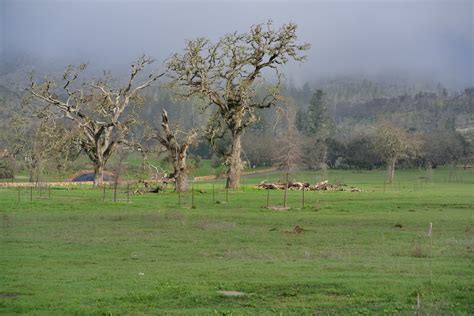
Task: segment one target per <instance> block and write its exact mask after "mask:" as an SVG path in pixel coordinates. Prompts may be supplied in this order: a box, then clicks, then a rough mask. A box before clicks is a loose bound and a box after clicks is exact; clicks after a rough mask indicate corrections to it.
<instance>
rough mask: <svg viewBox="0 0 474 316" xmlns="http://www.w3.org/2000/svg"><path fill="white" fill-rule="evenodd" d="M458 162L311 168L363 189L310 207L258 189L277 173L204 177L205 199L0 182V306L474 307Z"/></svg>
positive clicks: (316, 197) (183, 309)
mask: <svg viewBox="0 0 474 316" xmlns="http://www.w3.org/2000/svg"><path fill="white" fill-rule="evenodd" d="M448 173H449V170H447V169H437V170H434V172H433V178H432V180H430V181H427V180H426V179H424V178H423V177H424V176H425V173H424V172H422V171H418V170H410V171H404V170H400V171H397V174H396V182H395V183H394V184H393V185H384V184H383V181H384V175H385V173H384V172H383V171H368V172H353V171H329V174H327V175H322V174H318V173H311V172H301V173H299V174H295V175H293V177H294V178H295V179H298V180H309V181H311V182H312V183H314V182H315V181H316V180H321V179H324V178H328V179H330V180H331V181H334V182H343V183H345V184H347V185H348V187H350V186H355V187H359V188H362V189H364V192H357V193H356V192H305V207H304V208H302V192H301V191H293V192H291V193H290V206H291V209H290V210H288V211H274V210H271V209H268V208H266V203H267V192H266V191H260V190H256V189H252V188H251V185H253V184H256V183H257V182H259V181H261V180H263V179H278V178H279V177H280V175H278V174H268V175H266V174H262V175H259V176H256V177H248V178H245V181H244V184H245V187H243V188H242V189H241V190H236V191H228V192H227V197H226V192H225V191H224V190H222V181H216V182H207V183H195V184H194V187H195V190H194V192H195V193H194V198H193V200H194V201H193V202H194V203H192V201H191V199H192V197H191V193H188V194H183V195H181V196H180V197H178V195H177V194H175V193H172V192H169V193H162V194H146V195H141V196H138V195H133V196H131V197H130V203H126V202H124V198H125V193H124V192H123V191H120V190H119V191H120V192H119V193H118V194H119V195H118V196H119V202H118V203H113V202H111V192H110V190H109V191H107V192H106V194H107V195H106V199H105V201H103V191H102V190H99V189H97V190H95V189H92V188H87V187H83V188H74V189H71V190H65V189H64V188H53V189H52V190H51V192H50V198H49V192H46V191H45V192H42V193H41V196H40V192H36V191H35V192H33V201H30V196H29V194H30V193H29V191H28V190H23V191H17V190H16V189H0V213H1V214H0V221H1V251H0V271H1V273H0V313H1V314H15V313H27V314H48V315H49V314H68V315H69V314H77V315H83V314H114V315H115V314H134V315H135V314H193V315H195V314H206V315H208V314H234V315H241V314H251V315H254V314H283V315H287V314H295V315H305V314H354V315H361V314H362V315H365V314H367V315H374V314H377V315H378V314H389V315H391V314H407V315H413V314H415V313H418V314H429V315H433V314H434V315H451V314H453V315H463V314H464V315H472V314H473V313H474V269H473V259H474V252H473V250H474V226H473V219H474V216H473V215H474V171H473V170H467V171H464V170H457V171H456V175H455V177H454V178H453V177H452V178H451V180H454V179H455V180H456V181H455V182H448V181H447V180H448V178H449V175H448ZM213 185H214V188H215V192H214V194H213V193H212V187H213ZM384 191H385V192H384ZM18 193H20V201H18V197H19V196H18ZM282 197H283V193H282V192H275V191H272V192H270V195H269V204H270V205H277V204H281V202H282ZM178 199H180V202H179V200H178ZM226 200H227V201H226ZM178 203H180V204H181V205H178ZM191 204H194V207H191ZM430 222H431V223H433V234H432V239H431V240H430V238H429V237H428V236H427V232H428V227H429V224H430ZM297 225H298V226H299V227H301V228H303V231H302V232H301V233H295V232H294V227H295V226H297ZM430 243H432V247H430ZM430 266H431V268H430ZM223 290H225V291H239V292H243V293H245V295H243V296H238V297H232V296H230V297H229V296H225V295H223V294H222V293H220V292H219V291H223ZM417 297H419V306H417Z"/></svg>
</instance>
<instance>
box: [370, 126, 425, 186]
mask: <svg viewBox="0 0 474 316" xmlns="http://www.w3.org/2000/svg"><path fill="white" fill-rule="evenodd" d="M375 147H376V150H377V152H378V154H379V155H380V157H381V158H382V159H383V160H384V161H385V163H386V164H387V179H388V182H389V183H392V182H393V179H394V178H395V166H396V164H397V162H398V160H400V159H402V158H407V157H409V156H412V155H413V154H414V152H415V150H416V149H417V148H416V147H417V145H416V142H415V140H414V139H413V138H412V137H410V135H409V134H408V133H407V132H406V131H404V130H403V129H401V128H399V127H396V126H394V125H393V124H392V123H390V122H387V121H382V122H379V123H378V124H377V126H376V135H375Z"/></svg>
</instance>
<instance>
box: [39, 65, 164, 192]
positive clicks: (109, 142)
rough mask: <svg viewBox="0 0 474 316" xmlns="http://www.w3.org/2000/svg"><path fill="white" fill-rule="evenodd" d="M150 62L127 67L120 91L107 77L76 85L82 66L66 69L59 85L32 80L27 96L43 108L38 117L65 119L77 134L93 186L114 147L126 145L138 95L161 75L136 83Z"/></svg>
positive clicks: (101, 173)
mask: <svg viewBox="0 0 474 316" xmlns="http://www.w3.org/2000/svg"><path fill="white" fill-rule="evenodd" d="M152 62H153V60H151V59H150V58H148V57H145V56H142V57H141V58H139V59H138V60H137V61H136V62H134V63H133V64H132V65H131V72H130V75H129V77H128V80H127V81H126V83H125V85H124V86H120V87H116V85H115V84H114V80H112V78H111V77H110V75H106V76H104V78H103V79H100V80H91V81H87V82H83V83H79V82H78V77H79V75H80V73H81V72H83V70H84V69H85V67H86V66H85V65H80V66H78V67H72V66H69V67H68V68H67V70H66V71H65V73H64V75H63V77H62V83H61V84H60V83H59V82H56V81H54V80H52V79H45V80H44V81H43V82H41V83H36V82H34V81H33V80H32V83H31V87H30V92H31V95H32V96H33V97H34V98H36V99H37V100H39V101H41V104H43V105H44V106H43V107H41V108H40V111H38V113H39V114H40V115H41V113H46V112H48V113H53V114H54V115H55V117H56V118H57V119H60V118H65V119H68V120H69V121H70V122H72V124H73V126H75V127H77V128H79V129H80V130H81V132H82V133H81V137H80V143H81V147H82V149H83V150H84V151H85V153H86V154H87V155H88V157H89V159H90V160H91V161H92V163H93V164H94V173H95V181H94V182H95V185H102V183H103V172H104V168H105V165H106V163H107V161H108V159H109V158H110V156H111V155H112V153H113V152H114V150H115V148H116V146H117V145H119V144H124V143H126V141H127V136H128V133H129V130H130V127H131V126H132V125H134V124H135V123H136V119H135V117H134V115H132V114H133V109H130V108H133V107H135V106H137V105H139V104H140V95H139V93H140V91H142V90H143V89H145V88H147V87H148V86H150V85H151V84H152V83H153V82H155V81H156V80H157V79H159V78H160V77H162V76H163V75H164V73H157V72H155V71H154V72H151V73H150V74H149V75H148V76H146V77H145V78H143V79H141V80H140V81H141V82H140V83H136V81H137V80H138V79H139V77H140V76H139V75H140V74H141V73H142V71H143V70H144V69H145V68H146V67H147V66H148V65H149V64H151V63H152Z"/></svg>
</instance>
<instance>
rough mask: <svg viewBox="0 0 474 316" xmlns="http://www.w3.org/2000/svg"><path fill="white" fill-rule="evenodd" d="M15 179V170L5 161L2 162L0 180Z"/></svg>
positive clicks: (0, 164)
mask: <svg viewBox="0 0 474 316" xmlns="http://www.w3.org/2000/svg"><path fill="white" fill-rule="evenodd" d="M13 177H14V173H13V168H12V167H11V166H10V164H9V163H7V162H6V161H4V160H0V179H12V178H13Z"/></svg>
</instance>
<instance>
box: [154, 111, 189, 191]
mask: <svg viewBox="0 0 474 316" xmlns="http://www.w3.org/2000/svg"><path fill="white" fill-rule="evenodd" d="M161 119H162V120H161V129H156V130H155V131H154V133H153V134H152V136H151V137H150V138H151V139H156V140H157V141H158V142H159V143H160V144H161V145H162V146H163V147H164V148H165V149H166V151H167V152H168V156H169V158H170V160H171V163H172V165H173V174H174V179H175V188H176V191H178V192H185V191H187V190H188V168H187V166H186V158H187V154H188V149H189V146H191V145H192V144H193V142H194V141H195V140H196V137H197V131H196V130H194V129H192V130H191V131H189V132H183V131H180V130H179V129H177V128H174V129H173V128H172V127H171V126H170V123H169V120H168V113H167V112H166V110H163V112H162V114H161Z"/></svg>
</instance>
